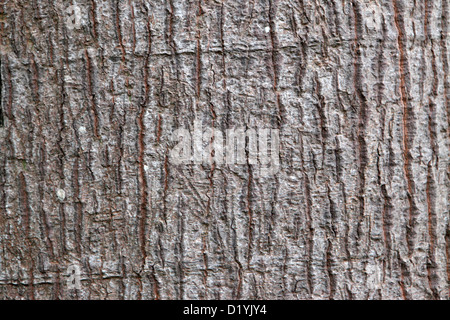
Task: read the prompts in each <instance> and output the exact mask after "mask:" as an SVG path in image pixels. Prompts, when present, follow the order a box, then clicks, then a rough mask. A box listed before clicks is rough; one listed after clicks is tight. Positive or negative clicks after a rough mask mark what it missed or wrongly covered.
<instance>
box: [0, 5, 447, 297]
mask: <svg viewBox="0 0 450 320" xmlns="http://www.w3.org/2000/svg"><path fill="white" fill-rule="evenodd" d="M70 5H78V6H79V7H80V9H81V11H80V14H81V25H80V26H79V28H73V26H72V25H70V22H68V17H67V16H68V13H67V12H66V9H67V8H68V7H69V6H70ZM448 17H449V3H448V0H436V1H432V0H423V1H422V0H421V1H413V0H409V1H408V0H377V1H370V0H361V1H357V0H352V1H351V0H342V1H338V0H328V1H316V0H249V1H240V0H223V1H218V0H183V1H182V0H152V1H146V0H145V1H139V0H108V1H105V0H103V1H101V0H76V2H70V1H62V0H31V1H19V0H9V1H7V0H2V1H1V3H0V30H1V31H0V32H1V43H0V45H1V58H0V63H1V66H0V70H1V82H0V83H1V107H0V298H2V299H449V276H450V269H449V255H450V229H449V191H450V190H449V189H450V183H449V172H450V171H449V147H450V138H449V119H450V115H449V102H448V97H449V90H450V88H449V82H448V74H449V58H450V57H449V46H450V43H449V37H448V33H449V27H448ZM195 117H198V118H200V119H202V121H203V124H204V125H205V126H209V127H214V128H216V129H217V130H222V131H223V132H225V130H226V129H230V128H235V127H244V128H275V129H279V130H280V143H281V145H280V165H281V168H280V171H279V172H278V173H277V174H276V175H274V176H269V177H262V176H259V175H258V174H257V170H256V166H255V165H251V164H246V165H227V166H207V165H186V164H182V165H174V164H172V163H171V162H170V159H169V152H170V150H171V148H173V146H174V143H173V141H172V140H171V136H172V132H173V131H174V130H175V129H177V128H187V129H189V130H192V129H193V122H194V118H195ZM73 264H78V265H79V266H80V269H81V284H82V287H81V290H71V289H70V288H68V286H67V284H66V279H67V274H66V271H67V269H68V267H69V266H70V265H73Z"/></svg>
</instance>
